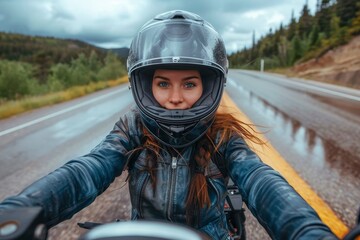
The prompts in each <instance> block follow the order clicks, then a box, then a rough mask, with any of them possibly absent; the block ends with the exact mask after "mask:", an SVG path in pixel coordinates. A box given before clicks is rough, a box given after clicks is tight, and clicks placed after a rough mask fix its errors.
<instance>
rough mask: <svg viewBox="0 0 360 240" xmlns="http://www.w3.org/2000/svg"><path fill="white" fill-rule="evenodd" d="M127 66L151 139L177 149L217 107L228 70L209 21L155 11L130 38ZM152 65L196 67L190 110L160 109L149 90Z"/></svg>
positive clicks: (209, 120) (207, 122)
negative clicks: (196, 95)
mask: <svg viewBox="0 0 360 240" xmlns="http://www.w3.org/2000/svg"><path fill="white" fill-rule="evenodd" d="M127 69H128V75H129V81H130V85H131V89H132V93H133V96H134V99H135V102H136V104H137V106H138V108H139V111H140V114H141V119H142V122H143V124H144V126H145V127H146V128H147V130H149V132H150V133H151V134H152V135H153V136H154V137H155V138H157V139H158V140H159V141H160V142H162V143H163V144H165V145H167V146H171V147H176V148H181V147H185V146H188V145H190V144H192V143H193V142H195V141H196V140H198V139H199V138H200V137H201V136H203V135H204V134H205V133H206V131H207V129H208V128H209V127H210V126H211V124H212V123H213V121H214V116H215V112H216V110H217V108H218V107H219V104H220V100H221V96H222V92H223V89H224V84H225V82H226V75H227V71H228V60H227V55H226V50H225V46H224V42H223V40H222V38H221V36H220V35H219V33H217V32H216V31H215V29H214V28H213V26H212V25H211V24H209V23H208V22H206V21H205V20H203V19H202V18H201V17H199V16H198V15H196V14H193V13H190V12H186V11H182V10H175V11H170V12H165V13H163V14H160V15H157V16H156V17H154V18H153V19H152V20H150V21H148V22H147V23H145V24H144V25H143V26H142V27H141V28H140V30H139V32H138V33H137V35H136V36H135V37H134V39H133V41H132V43H131V46H130V50H129V56H128V59H127ZM156 69H176V70H178V69H187V70H198V71H199V72H200V75H201V79H202V84H203V93H202V96H201V97H200V99H199V100H198V101H197V102H196V103H195V104H194V105H193V106H192V107H191V108H190V109H184V110H180V109H165V108H163V107H161V106H160V105H159V103H158V102H157V101H156V100H155V98H154V96H153V94H152V91H151V86H152V78H153V74H154V71H155V70H156Z"/></svg>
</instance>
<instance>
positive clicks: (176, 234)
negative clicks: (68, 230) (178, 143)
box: [0, 207, 360, 240]
mask: <svg viewBox="0 0 360 240" xmlns="http://www.w3.org/2000/svg"><path fill="white" fill-rule="evenodd" d="M41 216H42V209H41V208H40V207H23V208H14V209H7V210H0V240H19V239H27V240H46V239H47V233H48V231H47V228H46V226H45V224H43V221H42V217H41ZM359 236H360V222H359V221H358V225H357V226H356V227H355V228H353V229H352V230H351V231H350V232H349V233H348V234H347V235H346V236H345V237H344V240H355V239H357V238H358V237H359ZM105 239H106V240H109V239H117V240H123V239H132V240H144V239H146V240H155V239H161V240H174V239H186V240H207V239H209V238H208V237H207V236H205V235H203V234H202V233H200V232H198V231H197V230H195V229H192V228H190V227H187V226H184V225H179V224H175V223H169V222H162V221H158V220H154V221H149V220H138V221H124V222H113V223H106V224H101V225H99V226H95V227H94V228H93V229H91V230H90V231H88V232H87V233H86V234H84V235H82V236H81V237H80V238H79V240H105Z"/></svg>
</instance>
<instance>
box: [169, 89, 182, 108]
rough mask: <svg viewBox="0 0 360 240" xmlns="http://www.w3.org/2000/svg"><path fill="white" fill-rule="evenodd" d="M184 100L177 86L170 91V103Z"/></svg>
mask: <svg viewBox="0 0 360 240" xmlns="http://www.w3.org/2000/svg"><path fill="white" fill-rule="evenodd" d="M183 101H184V98H183V96H182V93H181V91H180V89H179V88H175V89H173V90H172V91H171V93H170V98H169V102H170V103H172V104H179V103H182V102H183Z"/></svg>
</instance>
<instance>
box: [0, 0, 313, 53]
mask: <svg viewBox="0 0 360 240" xmlns="http://www.w3.org/2000/svg"><path fill="white" fill-rule="evenodd" d="M308 2H309V3H308V5H309V7H310V8H312V9H314V8H315V4H316V0H309V1H308ZM304 4H305V0H304V2H303V3H301V1H298V0H279V1H275V2H274V1H268V0H252V1H247V2H245V1H239V0H224V1H217V0H195V1H194V0H193V1H190V0H173V1H168V0H137V1H134V0H102V1H98V0H0V31H5V32H13V33H22V34H29V35H39V36H54V37H59V38H73V39H79V40H82V41H86V42H89V43H91V44H95V45H98V46H102V47H124V46H126V47H128V46H129V45H130V42H131V39H132V37H133V36H134V34H135V33H136V31H137V30H138V29H139V28H140V27H141V25H142V24H144V23H145V22H146V21H147V20H149V19H150V18H152V17H153V16H155V15H157V14H159V13H162V12H165V11H169V10H174V9H182V10H186V11H190V12H194V13H197V14H198V15H200V16H201V17H203V18H204V19H205V20H207V21H209V22H210V23H211V24H212V25H213V26H214V27H215V28H216V29H217V30H218V31H219V32H220V34H222V36H223V38H224V40H225V43H226V45H227V49H228V51H229V52H232V51H236V50H240V49H242V48H243V47H244V46H249V45H250V44H251V42H252V34H253V32H254V31H255V33H256V36H257V38H259V37H260V36H262V35H265V34H266V33H267V32H268V31H269V28H273V29H274V28H278V27H279V26H280V23H281V22H282V23H283V24H284V25H286V24H288V23H289V19H290V16H291V12H292V11H294V13H295V14H296V15H298V14H299V13H300V11H301V9H302V7H303V5H304Z"/></svg>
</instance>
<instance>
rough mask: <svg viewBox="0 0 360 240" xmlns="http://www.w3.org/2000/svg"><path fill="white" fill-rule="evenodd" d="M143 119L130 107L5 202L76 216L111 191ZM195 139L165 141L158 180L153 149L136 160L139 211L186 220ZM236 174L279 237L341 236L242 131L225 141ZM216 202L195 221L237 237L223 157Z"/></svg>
mask: <svg viewBox="0 0 360 240" xmlns="http://www.w3.org/2000/svg"><path fill="white" fill-rule="evenodd" d="M141 129H142V123H141V119H140V115H139V113H138V111H137V110H136V108H134V109H132V110H131V111H130V112H129V113H128V114H126V115H124V116H123V117H122V118H121V119H120V120H119V121H118V122H117V123H116V124H115V126H114V128H113V130H112V131H111V132H110V133H109V134H108V135H107V136H106V137H105V139H104V140H103V141H102V142H101V143H100V144H99V145H98V146H96V147H95V148H94V149H93V150H92V151H91V152H90V153H89V154H87V155H85V156H82V157H79V158H76V159H73V160H71V161H69V162H68V163H66V164H65V165H64V166H62V167H60V168H59V169H57V170H55V171H54V172H52V173H50V174H49V175H47V176H45V177H43V178H42V179H40V180H38V181H36V182H35V183H33V184H32V185H30V186H29V187H27V188H26V189H25V190H24V191H22V192H21V193H20V194H19V195H17V196H13V197H9V198H7V199H6V200H4V201H3V202H2V203H1V204H0V209H2V208H12V207H16V206H42V207H43V209H44V218H45V220H46V222H47V225H48V226H49V227H51V226H54V225H56V224H57V223H59V222H61V221H63V220H65V219H69V218H71V217H72V216H73V215H74V214H75V213H77V212H78V211H80V210H81V209H82V208H84V207H86V206H88V205H89V204H90V203H91V202H93V201H94V199H95V198H96V197H97V196H98V195H99V194H101V193H102V192H104V191H105V190H106V189H107V187H108V186H109V185H110V184H111V183H112V182H113V181H114V179H115V177H117V176H119V175H120V174H121V173H122V172H123V170H124V169H125V168H126V166H127V161H128V159H130V158H129V154H128V152H129V151H130V150H132V149H134V148H136V147H138V146H140V144H141V140H142V138H143V132H142V130H141ZM194 151H196V149H195V147H194V146H190V147H187V148H185V149H182V151H181V155H177V154H173V153H172V151H169V150H168V149H167V148H166V147H164V148H163V149H162V150H161V152H160V157H158V159H157V160H156V161H157V165H156V171H155V176H156V178H155V179H156V183H155V184H152V182H151V177H150V174H149V171H148V170H147V169H148V168H147V163H146V161H145V159H146V154H147V152H146V150H143V151H142V152H141V153H140V154H138V155H137V156H136V160H135V161H132V164H130V165H131V167H130V168H129V174H130V180H129V189H130V194H131V203H132V218H133V219H163V220H168V221H173V222H178V223H185V222H186V216H185V202H186V196H187V192H188V189H189V182H190V171H189V161H190V159H191V156H193V154H194ZM219 151H220V154H221V156H223V159H222V160H223V161H225V166H226V169H227V172H228V175H229V177H230V178H231V179H232V180H233V182H234V183H235V184H236V185H237V186H238V187H239V189H240V192H241V195H242V198H243V200H244V201H245V203H246V204H247V206H248V208H249V209H250V211H251V212H252V214H253V215H254V216H255V217H256V218H257V219H258V221H259V222H260V224H261V225H262V226H263V227H264V228H265V229H266V231H267V232H268V234H269V235H270V236H271V238H273V239H337V238H336V237H335V235H333V233H332V232H331V231H330V229H329V228H328V227H327V226H325V225H324V224H323V223H322V222H321V220H320V219H319V217H318V215H317V214H316V212H315V211H314V210H313V209H312V208H311V207H310V206H309V205H308V204H307V203H306V202H305V201H304V200H303V199H302V198H301V197H300V196H299V195H298V194H297V192H296V191H295V190H294V189H293V188H292V187H291V186H290V185H289V184H288V183H287V182H286V181H285V179H284V178H283V177H281V176H280V174H279V173H278V172H276V171H275V170H273V169H272V168H271V167H269V166H267V165H266V164H264V163H263V162H262V161H261V160H260V159H259V158H258V156H257V155H256V154H255V153H254V152H253V151H251V150H250V148H249V147H248V146H247V145H246V143H245V141H244V140H243V139H242V138H241V137H240V136H237V135H234V136H232V137H231V139H230V140H229V141H227V142H226V143H224V144H222V146H221V147H220V149H219ZM206 176H207V182H208V189H209V196H210V200H211V206H210V207H209V208H207V209H201V210H200V211H199V216H198V217H197V218H196V219H197V221H196V223H195V225H194V226H193V227H195V228H197V229H199V230H200V231H202V232H204V233H206V234H208V235H209V236H211V237H212V239H230V237H229V234H228V230H227V225H226V220H225V214H224V209H223V208H224V199H225V196H226V184H225V180H224V178H223V177H222V175H221V173H220V171H219V169H218V167H217V166H216V164H214V163H211V164H210V166H209V167H208V169H207V171H206Z"/></svg>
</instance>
